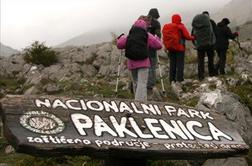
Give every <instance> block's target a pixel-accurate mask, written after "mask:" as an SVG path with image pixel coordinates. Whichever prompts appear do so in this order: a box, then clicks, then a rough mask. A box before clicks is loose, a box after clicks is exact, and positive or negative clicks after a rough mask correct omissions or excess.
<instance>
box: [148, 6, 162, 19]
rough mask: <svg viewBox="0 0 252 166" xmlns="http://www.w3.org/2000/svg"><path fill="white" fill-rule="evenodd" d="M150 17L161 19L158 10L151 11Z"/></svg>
mask: <svg viewBox="0 0 252 166" xmlns="http://www.w3.org/2000/svg"><path fill="white" fill-rule="evenodd" d="M148 15H149V16H151V17H153V18H155V19H158V18H159V17H160V16H159V13H158V10H157V8H152V9H150V11H149V13H148Z"/></svg>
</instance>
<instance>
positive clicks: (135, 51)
mask: <svg viewBox="0 0 252 166" xmlns="http://www.w3.org/2000/svg"><path fill="white" fill-rule="evenodd" d="M147 28H148V22H147V21H146V20H145V19H144V17H140V18H139V19H138V20H137V21H136V22H135V23H134V25H133V26H132V27H131V29H130V31H129V34H128V36H127V37H126V36H125V35H123V36H121V37H120V38H119V39H118V40H117V47H118V48H119V49H126V50H125V56H126V57H127V58H128V60H127V68H128V69H129V70H130V71H131V75H132V79H133V87H134V88H133V89H134V92H135V100H140V101H147V81H148V72H149V67H150V59H149V52H148V48H153V49H161V48H162V43H161V41H160V38H159V37H158V36H153V35H152V34H151V33H148V32H147Z"/></svg>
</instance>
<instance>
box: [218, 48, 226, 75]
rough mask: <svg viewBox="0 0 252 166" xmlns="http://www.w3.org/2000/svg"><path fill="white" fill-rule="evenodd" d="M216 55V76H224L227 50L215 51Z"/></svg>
mask: <svg viewBox="0 0 252 166" xmlns="http://www.w3.org/2000/svg"><path fill="white" fill-rule="evenodd" d="M217 54H218V57H219V61H218V63H217V65H216V71H217V74H225V65H226V59H227V55H226V54H227V50H226V49H224V50H217Z"/></svg>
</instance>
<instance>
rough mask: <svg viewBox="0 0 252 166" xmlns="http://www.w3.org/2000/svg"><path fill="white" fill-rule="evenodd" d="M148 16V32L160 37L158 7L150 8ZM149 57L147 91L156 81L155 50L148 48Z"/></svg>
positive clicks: (150, 89)
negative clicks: (149, 20)
mask: <svg viewBox="0 0 252 166" xmlns="http://www.w3.org/2000/svg"><path fill="white" fill-rule="evenodd" d="M148 16H149V17H150V19H151V22H150V27H149V28H148V30H147V31H148V32H150V33H151V34H152V35H154V36H155V35H157V36H158V37H159V38H160V39H161V25H160V23H159V21H158V18H159V17H160V16H159V12H158V9H156V8H152V9H150V11H149V13H148ZM149 58H150V64H151V66H150V68H149V76H148V83H147V89H148V91H149V92H151V91H152V89H153V87H154V86H155V83H156V67H157V50H156V49H153V48H150V49H149Z"/></svg>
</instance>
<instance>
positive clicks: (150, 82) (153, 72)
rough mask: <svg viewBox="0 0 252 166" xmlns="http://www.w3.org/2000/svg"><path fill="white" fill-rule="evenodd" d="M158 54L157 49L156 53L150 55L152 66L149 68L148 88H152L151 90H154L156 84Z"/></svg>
mask: <svg viewBox="0 0 252 166" xmlns="http://www.w3.org/2000/svg"><path fill="white" fill-rule="evenodd" d="M156 54H157V52H156V51H155V53H153V54H152V56H150V57H149V58H150V63H151V66H150V68H149V75H148V83H147V89H150V90H152V89H153V87H154V86H155V84H156V68H157V55H156Z"/></svg>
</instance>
